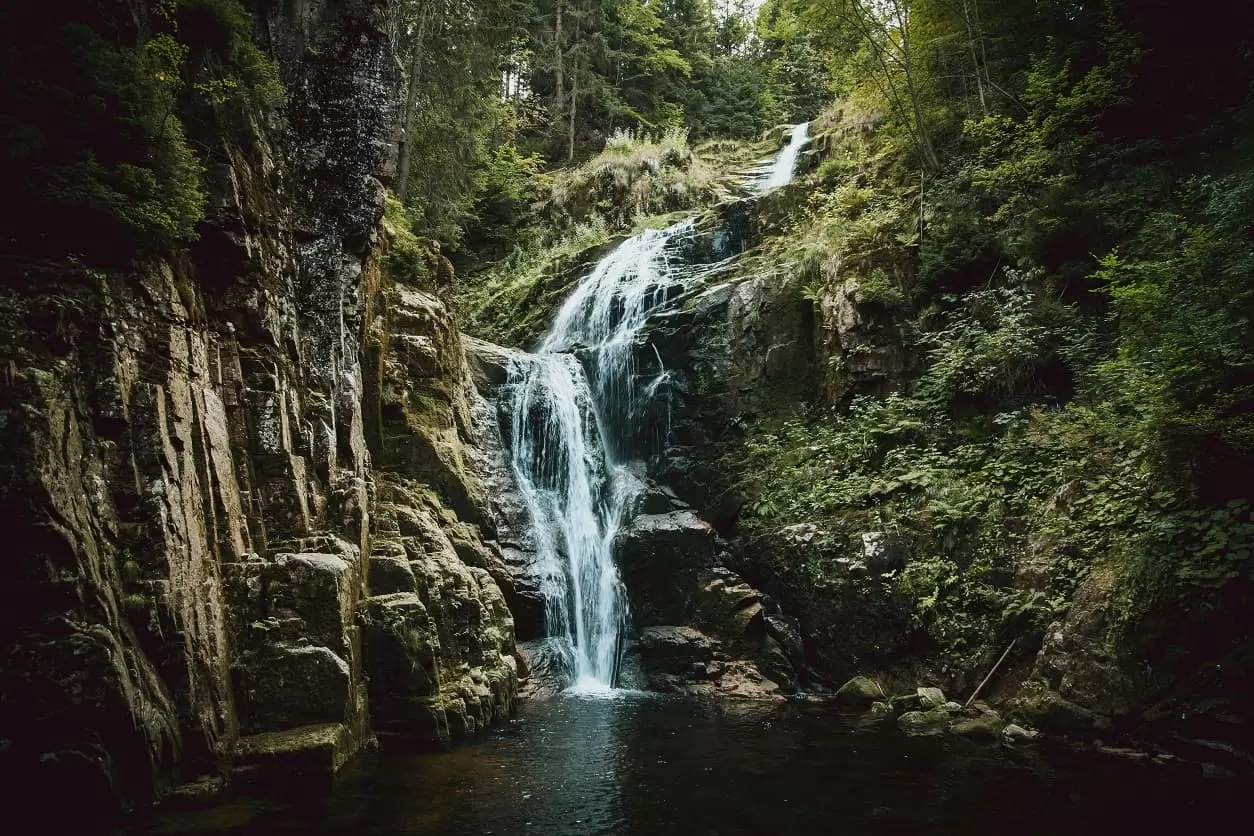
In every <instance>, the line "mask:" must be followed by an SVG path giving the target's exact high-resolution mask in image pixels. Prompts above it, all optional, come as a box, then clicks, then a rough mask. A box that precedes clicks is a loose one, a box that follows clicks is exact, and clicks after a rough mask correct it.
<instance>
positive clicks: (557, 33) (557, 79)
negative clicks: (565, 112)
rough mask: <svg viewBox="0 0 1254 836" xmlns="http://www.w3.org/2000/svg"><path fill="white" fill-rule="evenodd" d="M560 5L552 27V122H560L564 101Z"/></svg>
mask: <svg viewBox="0 0 1254 836" xmlns="http://www.w3.org/2000/svg"><path fill="white" fill-rule="evenodd" d="M562 5H563V4H562V3H561V2H560V0H559V2H558V4H557V21H556V23H555V24H554V26H553V49H554V51H555V52H556V55H555V56H554V64H553V89H554V95H553V121H554V122H560V121H561V118H562V105H563V103H564V101H565V99H566V79H565V77H564V76H563V74H562Z"/></svg>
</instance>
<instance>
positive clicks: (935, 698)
mask: <svg viewBox="0 0 1254 836" xmlns="http://www.w3.org/2000/svg"><path fill="white" fill-rule="evenodd" d="M915 693H916V694H918V695H919V707H920V708H922V709H923V710H924V711H927V710H928V709H932V708H938V707H940V706H943V705H945V703H946V702H947V700H946V699H945V692H944V691H942V690H941V689H940V688H919V689H918V690H917V691H915Z"/></svg>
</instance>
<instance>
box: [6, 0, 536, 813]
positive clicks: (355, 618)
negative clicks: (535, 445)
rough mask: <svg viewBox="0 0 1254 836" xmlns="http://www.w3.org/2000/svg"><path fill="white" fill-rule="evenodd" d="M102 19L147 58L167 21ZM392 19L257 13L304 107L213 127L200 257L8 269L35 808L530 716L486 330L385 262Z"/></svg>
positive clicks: (22, 763) (22, 657) (14, 464)
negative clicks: (493, 451) (471, 367)
mask: <svg viewBox="0 0 1254 836" xmlns="http://www.w3.org/2000/svg"><path fill="white" fill-rule="evenodd" d="M88 5H90V9H87V8H84V9H81V10H78V11H81V12H83V18H82V19H83V20H84V21H92V22H94V23H95V25H96V26H97V27H99V28H101V29H102V30H105V31H118V32H121V33H123V35H122V37H124V38H130V37H133V38H139V37H141V34H142V33H141V32H140V31H139V30H142V28H143V27H142V23H141V21H142V20H144V19H145V16H146V15H149V14H150V13H152V11H153V10H152V9H148V8H147V7H146V6H145V5H144V4H142V3H141V4H123V3H104V4H88ZM388 7H389V4H388V3H387V2H386V0H328V2H300V3H295V4H278V3H260V4H257V5H256V7H255V9H254V12H255V20H254V24H255V31H257V32H259V33H262V34H261V35H259V36H258V40H259V42H260V43H261V45H262V46H263V47H264V48H265V50H266V51H267V52H268V53H269V54H271V55H273V56H274V57H275V58H276V61H277V64H278V70H279V76H280V78H281V81H282V83H283V85H284V88H285V90H286V96H285V98H284V100H283V101H282V102H280V103H278V104H276V105H275V106H274V107H273V108H270V109H264V108H259V107H246V108H244V109H243V110H242V111H239V112H234V113H233V112H230V111H228V110H227V109H226V108H219V109H218V110H217V111H216V112H215V114H214V116H215V118H213V119H208V120H205V121H204V122H203V123H193V122H189V125H188V132H189V137H190V138H191V139H192V140H193V141H194V142H195V143H197V144H198V145H199V146H201V147H203V148H207V149H208V151H207V157H208V159H207V168H208V171H207V177H206V178H205V180H206V182H207V184H208V192H209V208H208V211H207V217H206V219H205V221H204V222H203V223H202V224H201V226H200V229H199V240H198V241H197V242H196V243H195V244H194V245H192V246H191V247H190V248H188V249H186V250H182V249H177V250H169V251H166V252H164V253H157V254H154V255H151V256H141V257H138V258H137V259H136V260H128V261H126V262H124V263H121V264H112V265H109V266H108V267H102V268H96V267H94V266H91V265H89V264H85V263H83V262H81V261H76V260H74V259H69V260H55V261H54V260H48V259H35V258H10V259H5V260H4V261H3V262H2V264H0V270H3V274H4V276H3V281H2V282H0V285H2V289H0V295H2V297H3V298H2V299H0V310H2V311H3V313H2V314H0V317H2V318H3V337H2V338H0V357H2V358H3V362H2V364H0V365H2V367H3V374H2V376H0V437H2V441H0V446H2V447H3V449H4V450H5V451H6V452H5V455H4V457H3V462H2V463H0V514H2V516H3V519H4V520H5V521H6V523H7V525H6V530H7V535H8V542H9V543H10V557H11V560H10V563H11V567H12V569H11V572H10V574H9V575H8V576H7V578H6V582H5V584H4V585H3V593H0V594H2V595H3V600H2V601H0V695H2V697H0V738H3V744H2V745H0V764H2V768H3V778H2V780H3V781H4V782H5V784H6V786H7V787H8V788H9V789H10V791H11V793H12V795H13V797H15V798H18V799H26V800H30V801H39V800H42V799H47V798H50V797H53V796H56V797H60V798H72V799H74V803H73V804H72V805H68V807H67V805H61V809H62V811H63V812H64V811H65V810H66V809H69V808H73V809H72V810H70V812H71V813H73V812H77V813H80V814H85V815H93V814H95V813H97V812H100V811H108V810H117V809H119V808H125V807H129V806H132V805H134V804H137V803H144V802H146V801H149V800H152V799H154V798H157V797H160V796H163V795H167V794H169V793H170V792H176V793H191V794H195V793H199V792H212V791H214V790H216V789H218V788H220V787H221V786H222V785H223V784H224V783H226V782H228V781H229V782H230V783H231V784H233V785H235V786H249V785H266V786H271V785H277V784H282V785H285V786H292V785H296V786H302V785H304V786H307V785H309V784H310V783H312V784H315V785H316V784H321V783H323V782H325V781H326V780H329V777H330V775H331V774H333V773H334V772H335V770H336V769H338V767H339V766H340V765H342V764H343V763H344V762H345V761H346V760H347V759H348V758H349V757H351V756H352V755H353V754H354V753H355V752H357V751H358V750H359V749H360V748H362V747H363V746H364V745H366V744H367V743H368V742H369V741H370V740H371V739H372V738H373V736H374V735H375V734H376V733H377V734H378V735H379V736H381V737H384V738H385V739H389V740H391V739H395V740H407V741H409V742H411V743H413V744H415V745H425V746H438V745H444V744H447V743H448V742H450V741H454V740H457V739H459V738H460V737H462V736H464V735H465V734H468V733H470V732H473V731H475V730H476V729H478V728H480V727H482V726H483V725H485V724H487V723H490V722H492V721H494V720H496V719H499V718H501V717H503V716H505V715H507V714H508V713H509V711H510V710H511V705H512V701H513V699H514V695H515V692H516V689H517V679H518V671H517V663H516V661H515V656H514V634H513V630H514V625H513V619H512V616H511V614H510V611H509V609H508V607H507V605H506V602H505V599H504V597H503V594H502V590H501V588H500V586H498V583H497V580H496V579H500V580H502V581H503V582H506V583H508V582H509V575H508V573H507V572H506V570H505V568H504V564H503V562H502V560H501V556H500V551H499V549H497V548H496V547H495V544H494V542H493V541H492V540H491V536H492V525H491V522H490V520H489V517H488V515H487V511H486V498H485V497H486V493H485V489H484V487H483V485H482V482H481V479H480V476H479V475H478V473H477V471H476V469H475V467H474V465H473V462H471V461H470V460H469V458H468V457H467V454H466V452H465V446H466V444H467V443H468V442H469V441H471V440H472V436H473V434H474V432H475V430H474V427H473V424H472V421H471V420H470V411H471V408H472V403H473V401H474V399H475V397H476V395H475V394H474V388H473V385H472V383H471V382H470V379H469V374H468V371H467V368H466V366H465V361H464V359H463V356H462V348H461V343H460V340H459V335H458V333H457V331H456V329H455V326H454V324H453V321H452V318H451V315H450V314H449V313H448V311H447V310H446V309H445V307H444V305H443V303H442V302H441V301H440V300H439V299H438V298H437V297H436V296H434V295H431V294H430V293H428V292H424V291H423V290H421V289H419V288H417V287H414V286H410V285H407V284H406V283H405V281H406V279H407V277H406V276H403V275H391V274H390V273H389V270H388V269H387V267H386V265H385V264H384V259H383V255H384V253H385V252H386V249H387V247H388V243H389V242H388V238H387V234H386V231H385V229H384V228H383V227H382V225H381V219H382V215H383V201H384V194H385V190H384V183H385V182H386V181H387V180H388V178H389V177H390V174H391V166H392V160H391V156H392V149H393V148H394V144H395V143H394V139H395V138H394V135H393V131H394V129H395V127H396V121H397V110H398V98H399V81H400V80H399V71H398V69H397V62H396V60H395V57H394V55H393V45H392V44H391V43H390V41H389V38H388V35H387V32H386V26H385V24H386V22H387V13H388V10H389V9H388ZM33 25H36V24H32V26H33ZM84 25H86V24H84ZM127 33H130V34H129V35H128V34H127ZM26 34H28V35H29V36H30V37H32V38H36V37H38V36H39V35H40V34H41V33H39V32H36V31H30V32H28V33H26ZM511 594H512V590H511ZM48 809H49V808H46V807H45V808H44V813H47V811H48ZM54 812H55V810H54Z"/></svg>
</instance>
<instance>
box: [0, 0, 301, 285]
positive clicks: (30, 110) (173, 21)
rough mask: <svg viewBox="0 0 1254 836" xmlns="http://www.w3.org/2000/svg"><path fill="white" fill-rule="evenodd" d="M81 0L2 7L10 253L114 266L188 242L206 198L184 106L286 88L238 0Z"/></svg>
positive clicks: (1, 175)
mask: <svg viewBox="0 0 1254 836" xmlns="http://www.w3.org/2000/svg"><path fill="white" fill-rule="evenodd" d="M75 5H77V4H69V6H68V7H65V8H61V7H59V8H58V10H57V11H55V12H53V11H49V10H47V9H44V8H39V9H36V8H35V7H32V6H30V4H26V6H23V7H22V8H13V9H6V10H5V11H4V12H0V26H3V27H4V28H5V30H6V32H11V33H12V34H13V35H14V37H13V38H12V39H11V41H10V44H9V48H8V49H6V50H5V52H4V53H3V57H2V58H0V71H2V79H0V104H2V106H3V112H4V114H5V118H4V120H3V122H0V143H3V146H4V153H3V155H0V182H2V183H4V184H5V185H6V193H7V195H8V197H9V199H10V201H11V202H12V203H14V205H20V206H22V211H21V212H20V213H16V217H17V220H16V222H15V223H13V224H12V225H11V226H10V228H9V230H8V233H7V235H6V247H7V249H9V250H10V251H11V252H15V253H21V254H23V255H33V256H41V257H64V256H66V255H70V256H75V257H78V258H81V259H84V260H87V261H97V262H117V261H120V260H126V259H129V258H131V257H133V256H135V255H137V254H143V253H145V252H153V251H161V250H165V249H168V248H171V247H179V246H183V245H186V244H187V243H189V242H191V241H192V240H194V239H195V238H196V225H197V224H198V223H199V222H200V220H201V218H202V217H203V214H204V204H205V193H204V189H203V186H202V183H201V179H202V176H203V173H204V164H203V162H202V159H201V157H200V154H198V153H197V151H196V150H194V149H193V143H192V142H191V141H190V140H189V138H188V136H187V128H186V126H187V125H188V124H190V123H189V122H188V118H189V114H194V113H196V112H197V111H198V109H203V107H204V105H206V104H208V105H211V106H216V105H222V104H226V103H229V102H235V101H237V100H239V99H240V97H244V98H247V99H248V100H249V101H251V102H253V103H254V104H258V105H263V104H273V103H274V101H275V100H276V99H277V97H278V96H279V95H281V88H280V87H279V86H278V83H277V80H276V79H277V76H276V75H275V73H274V69H273V65H272V64H271V63H270V62H269V61H268V60H267V59H265V58H264V56H262V54H261V53H260V51H259V50H258V49H257V47H256V46H255V45H254V43H253V40H252V21H251V17H250V16H249V14H248V12H247V10H246V9H245V8H244V7H243V6H242V5H241V4H240V3H239V2H238V0H177V2H174V1H173V0H172V2H166V3H159V4H156V6H155V7H154V9H153V11H152V13H151V14H149V15H147V16H145V15H143V14H139V13H136V15H132V14H131V13H130V12H122V11H121V10H118V13H117V16H116V17H115V16H113V14H112V13H110V12H107V11H102V10H100V9H96V8H95V7H92V8H86V7H84V8H78V9H75V8H74V6H75ZM263 100H264V102H263Z"/></svg>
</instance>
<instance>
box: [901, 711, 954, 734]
mask: <svg viewBox="0 0 1254 836" xmlns="http://www.w3.org/2000/svg"><path fill="white" fill-rule="evenodd" d="M950 719H951V717H950V714H949V712H948V711H946V710H945V709H943V708H933V709H931V710H929V711H907V712H906V713H905V714H902V715H901V716H900V717H898V718H897V725H898V726H899V727H900V728H901V729H902V730H903V731H905V732H908V733H910V734H942V733H943V732H944V731H945V729H946V728H947V727H948V726H949V721H950Z"/></svg>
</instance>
